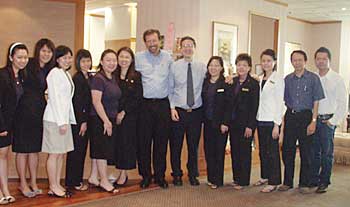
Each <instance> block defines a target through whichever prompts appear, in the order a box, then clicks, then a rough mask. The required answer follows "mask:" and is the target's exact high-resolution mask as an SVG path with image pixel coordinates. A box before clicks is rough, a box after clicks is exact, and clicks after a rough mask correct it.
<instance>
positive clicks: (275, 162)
mask: <svg viewBox="0 0 350 207" xmlns="http://www.w3.org/2000/svg"><path fill="white" fill-rule="evenodd" d="M271 124H272V126H258V136H259V157H260V173H261V178H263V179H268V180H269V181H268V184H269V185H279V184H281V159H280V152H279V144H278V139H273V138H272V130H273V122H271Z"/></svg>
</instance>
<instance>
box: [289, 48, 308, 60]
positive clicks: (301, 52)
mask: <svg viewBox="0 0 350 207" xmlns="http://www.w3.org/2000/svg"><path fill="white" fill-rule="evenodd" d="M296 53H297V54H300V55H302V56H304V60H305V61H307V55H306V53H305V52H304V51H302V50H294V51H293V52H292V54H290V61H291V62H292V57H293V55H294V54H296Z"/></svg>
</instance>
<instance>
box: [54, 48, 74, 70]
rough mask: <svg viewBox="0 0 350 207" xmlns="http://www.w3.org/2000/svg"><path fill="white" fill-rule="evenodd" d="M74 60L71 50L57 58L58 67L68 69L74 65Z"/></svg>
mask: <svg viewBox="0 0 350 207" xmlns="http://www.w3.org/2000/svg"><path fill="white" fill-rule="evenodd" d="M72 62H73V56H72V54H70V52H68V53H67V54H65V55H63V56H62V57H59V58H58V59H57V63H58V67H59V68H61V69H63V70H68V69H69V68H70V67H71V66H72Z"/></svg>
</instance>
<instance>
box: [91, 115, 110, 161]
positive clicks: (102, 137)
mask: <svg viewBox="0 0 350 207" xmlns="http://www.w3.org/2000/svg"><path fill="white" fill-rule="evenodd" d="M109 120H110V121H111V123H112V126H113V129H112V136H108V135H107V134H103V121H102V120H101V119H100V117H98V116H91V117H90V118H89V123H88V127H89V132H90V133H89V136H90V157H91V159H101V160H107V162H108V164H109V165H114V163H115V152H116V149H115V140H116V137H117V127H116V123H115V118H113V119H112V118H110V119H109Z"/></svg>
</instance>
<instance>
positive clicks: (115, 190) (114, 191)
mask: <svg viewBox="0 0 350 207" xmlns="http://www.w3.org/2000/svg"><path fill="white" fill-rule="evenodd" d="M99 188H100V189H101V190H103V191H104V192H107V193H111V194H115V193H119V189H117V188H116V187H114V186H113V188H112V189H111V190H107V189H106V188H104V187H103V186H102V185H100V186H99Z"/></svg>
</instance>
